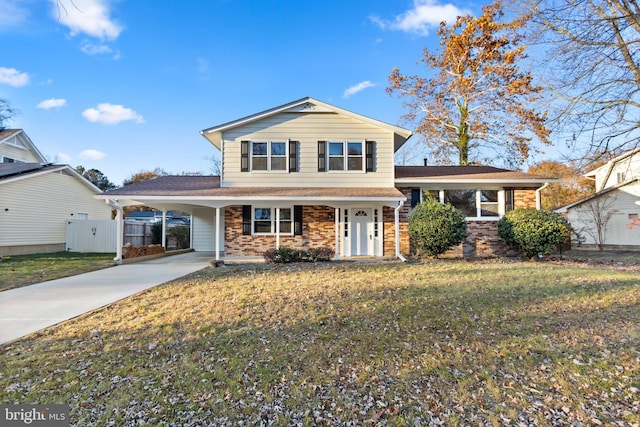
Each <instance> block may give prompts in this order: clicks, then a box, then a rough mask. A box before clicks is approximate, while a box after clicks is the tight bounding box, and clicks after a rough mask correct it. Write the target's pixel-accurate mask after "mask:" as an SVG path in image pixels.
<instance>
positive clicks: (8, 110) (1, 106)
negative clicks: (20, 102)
mask: <svg viewBox="0 0 640 427" xmlns="http://www.w3.org/2000/svg"><path fill="white" fill-rule="evenodd" d="M16 114H18V111H17V110H16V109H15V108H13V107H12V106H11V103H10V102H9V100H7V99H4V98H0V130H2V129H4V128H6V127H7V122H9V121H10V120H11V119H13V117H14V116H15V115H16Z"/></svg>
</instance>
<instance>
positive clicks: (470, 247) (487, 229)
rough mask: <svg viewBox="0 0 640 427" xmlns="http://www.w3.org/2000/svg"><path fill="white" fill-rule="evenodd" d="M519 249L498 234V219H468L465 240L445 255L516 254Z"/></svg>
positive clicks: (483, 255)
mask: <svg viewBox="0 0 640 427" xmlns="http://www.w3.org/2000/svg"><path fill="white" fill-rule="evenodd" d="M516 255H518V251H515V250H514V249H512V248H510V247H509V246H507V244H506V243H505V242H504V240H502V238H501V237H500V236H499V235H498V222H497V221H467V236H466V237H465V239H464V241H463V242H462V243H461V244H459V245H458V246H455V247H453V248H451V249H450V250H449V251H447V252H446V253H444V254H443V257H445V258H446V257H465V258H470V257H479V258H490V257H496V256H516Z"/></svg>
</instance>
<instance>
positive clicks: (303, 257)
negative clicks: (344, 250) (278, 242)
mask: <svg viewBox="0 0 640 427" xmlns="http://www.w3.org/2000/svg"><path fill="white" fill-rule="evenodd" d="M334 254H335V252H334V251H333V249H331V248H311V249H309V250H308V251H304V250H301V249H293V248H290V247H287V246H280V249H268V250H267V251H265V253H264V254H263V256H264V259H265V261H267V262H271V263H274V264H287V263H292V262H301V261H307V262H319V261H331V259H332V258H333V256H334Z"/></svg>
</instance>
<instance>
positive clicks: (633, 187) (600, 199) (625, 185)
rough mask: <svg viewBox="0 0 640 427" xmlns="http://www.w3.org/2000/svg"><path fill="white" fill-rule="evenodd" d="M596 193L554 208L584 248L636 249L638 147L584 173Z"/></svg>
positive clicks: (639, 231) (639, 230)
mask: <svg viewBox="0 0 640 427" xmlns="http://www.w3.org/2000/svg"><path fill="white" fill-rule="evenodd" d="M585 176H586V177H587V178H589V179H592V180H594V181H595V184H596V186H595V188H596V193H594V194H592V195H591V196H589V197H586V198H584V199H582V200H579V201H577V202H574V203H571V204H569V205H567V206H564V207H562V208H560V209H558V212H560V213H563V214H565V215H566V217H567V219H568V220H569V222H570V223H571V226H572V227H573V229H574V231H575V232H576V234H577V237H578V238H579V239H580V241H581V243H582V244H584V245H586V246H598V247H600V248H604V247H620V248H626V249H639V248H640V219H639V214H640V147H638V148H636V149H634V150H630V151H627V152H626V153H624V154H622V155H620V156H618V157H615V158H613V159H611V160H610V161H608V162H607V163H606V164H604V165H602V166H600V167H598V168H596V169H594V170H592V171H590V172H587V173H586V174H585Z"/></svg>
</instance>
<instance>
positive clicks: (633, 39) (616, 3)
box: [518, 0, 640, 154]
mask: <svg viewBox="0 0 640 427" xmlns="http://www.w3.org/2000/svg"><path fill="white" fill-rule="evenodd" d="M518 5H519V6H520V7H522V3H521V2H518ZM529 5H530V7H531V8H532V10H534V11H535V13H534V14H533V21H534V22H535V23H537V26H536V30H537V31H536V34H535V40H536V42H538V43H541V47H543V48H544V49H545V53H546V55H541V56H540V59H541V60H542V61H543V62H541V63H540V64H539V65H538V67H536V68H537V70H538V72H539V73H540V74H541V75H542V76H543V77H544V78H546V80H547V83H548V86H549V87H550V89H551V90H552V93H553V94H554V107H555V114H554V115H553V117H552V119H553V120H554V121H553V122H552V123H553V124H554V125H555V126H554V128H555V129H558V130H560V129H563V130H566V131H568V132H570V133H573V134H576V135H577V136H578V137H577V138H572V141H576V142H577V143H579V144H580V143H581V142H582V141H584V139H585V137H587V136H588V141H589V144H588V146H587V147H584V150H583V154H589V153H593V152H594V151H598V152H601V153H606V152H609V151H611V150H615V151H623V150H626V149H629V148H632V147H633V146H635V145H637V144H638V141H639V139H638V138H639V136H640V135H639V134H638V128H639V127H640V5H639V3H638V1H637V0H530V3H529ZM574 148H578V149H580V148H581V147H574Z"/></svg>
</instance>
